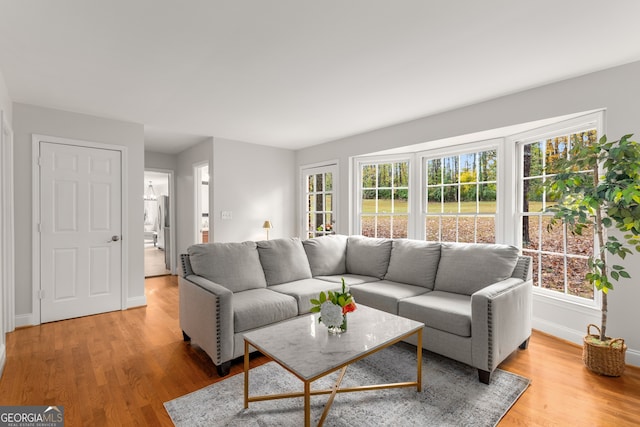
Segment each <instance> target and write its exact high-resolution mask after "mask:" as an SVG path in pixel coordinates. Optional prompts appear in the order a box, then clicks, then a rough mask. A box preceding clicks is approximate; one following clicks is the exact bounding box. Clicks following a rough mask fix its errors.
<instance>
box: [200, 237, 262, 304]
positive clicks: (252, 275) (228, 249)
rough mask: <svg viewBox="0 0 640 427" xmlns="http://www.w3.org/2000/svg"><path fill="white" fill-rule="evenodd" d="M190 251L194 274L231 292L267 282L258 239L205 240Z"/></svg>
mask: <svg viewBox="0 0 640 427" xmlns="http://www.w3.org/2000/svg"><path fill="white" fill-rule="evenodd" d="M187 252H188V253H189V261H190V262H191V269H192V270H193V272H194V274H197V275H198V276H202V277H204V278H205V279H208V280H211V281H212V282H215V283H217V284H219V285H221V286H224V287H225V288H227V289H229V290H230V291H231V292H240V291H246V290H248V289H257V288H265V287H266V286H267V282H266V280H265V277H264V272H263V271H262V265H260V258H259V257H258V251H257V250H256V244H255V242H242V243H205V244H200V245H192V246H190V247H189V249H187Z"/></svg>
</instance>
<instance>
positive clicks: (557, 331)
mask: <svg viewBox="0 0 640 427" xmlns="http://www.w3.org/2000/svg"><path fill="white" fill-rule="evenodd" d="M532 326H533V329H537V330H539V331H541V332H544V333H546V334H549V335H553V336H554V337H558V338H562V339H563V340H567V341H570V342H572V343H575V344H578V345H582V339H583V338H584V331H576V330H575V329H571V328H567V327H566V326H563V325H558V324H557V323H553V322H549V321H547V320H545V319H540V318H537V317H534V318H533V322H532Z"/></svg>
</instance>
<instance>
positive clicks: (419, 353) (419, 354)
mask: <svg viewBox="0 0 640 427" xmlns="http://www.w3.org/2000/svg"><path fill="white" fill-rule="evenodd" d="M416 359H418V372H417V376H418V378H417V379H416V382H417V383H418V384H417V389H418V392H420V391H422V329H418V345H417V346H416Z"/></svg>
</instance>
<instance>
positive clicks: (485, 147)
mask: <svg viewBox="0 0 640 427" xmlns="http://www.w3.org/2000/svg"><path fill="white" fill-rule="evenodd" d="M489 150H496V180H495V182H496V212H495V242H496V243H500V242H501V241H502V240H503V239H504V226H503V224H504V222H506V221H505V220H504V218H503V216H504V212H505V209H504V200H503V199H504V197H501V193H500V188H502V187H503V186H504V183H503V182H502V181H503V180H504V178H503V177H504V175H505V174H504V170H503V169H504V166H503V165H502V163H504V162H502V161H501V159H503V158H504V138H492V139H487V140H480V141H473V142H467V143H464V144H458V145H452V146H448V147H438V148H434V149H433V150H425V151H420V152H418V153H416V157H417V159H418V162H419V165H420V176H419V180H420V181H419V191H420V194H419V198H420V206H419V210H418V212H420V215H419V217H418V218H416V223H417V225H416V230H419V233H418V234H416V238H419V239H421V240H426V239H427V234H426V227H425V222H426V219H427V216H430V215H428V213H427V205H426V204H427V200H426V199H427V198H426V192H427V186H426V182H427V176H426V175H427V167H426V163H427V162H428V161H429V160H432V159H437V158H445V157H453V156H460V155H463V154H470V153H479V152H482V151H489ZM478 182H479V181H476V183H478ZM458 185H459V184H458ZM473 215H474V216H478V212H476V213H475V214H473ZM447 216H455V217H457V216H460V212H457V213H450V214H448V215H447ZM439 237H440V238H441V237H442V236H441V235H440V236H439ZM456 240H457V231H456Z"/></svg>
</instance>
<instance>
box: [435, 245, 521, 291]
mask: <svg viewBox="0 0 640 427" xmlns="http://www.w3.org/2000/svg"><path fill="white" fill-rule="evenodd" d="M518 253H519V250H518V248H516V247H515V246H507V245H497V244H480V243H478V244H472V243H442V246H441V248H440V263H439V264H438V272H437V274H436V282H435V287H434V290H436V291H444V292H454V293H456V294H463V295H471V294H473V293H474V292H477V291H479V290H480V289H482V288H485V287H487V286H488V285H491V284H493V283H496V282H501V281H503V280H505V279H508V278H509V277H511V274H512V273H513V270H514V268H515V267H516V264H517V262H518Z"/></svg>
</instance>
